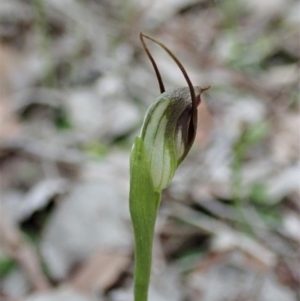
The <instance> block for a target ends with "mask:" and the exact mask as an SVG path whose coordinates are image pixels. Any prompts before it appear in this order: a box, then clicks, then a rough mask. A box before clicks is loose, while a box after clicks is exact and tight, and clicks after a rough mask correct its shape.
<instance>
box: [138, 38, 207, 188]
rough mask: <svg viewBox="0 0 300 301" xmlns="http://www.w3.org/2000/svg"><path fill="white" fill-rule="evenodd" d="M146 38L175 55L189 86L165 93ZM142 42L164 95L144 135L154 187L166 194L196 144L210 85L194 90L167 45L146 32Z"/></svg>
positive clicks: (150, 112)
mask: <svg viewBox="0 0 300 301" xmlns="http://www.w3.org/2000/svg"><path fill="white" fill-rule="evenodd" d="M144 38H146V39H149V40H151V41H152V42H154V43H156V44H158V45H159V46H160V47H162V48H163V49H164V50H165V51H166V52H167V53H168V54H169V55H170V56H171V58H172V59H173V60H174V61H175V63H176V64H177V66H178V67H179V69H180V70H181V72H182V74H183V76H184V78H185V80H186V82H187V84H188V87H185V88H178V89H175V90H171V91H165V88H164V83H163V81H162V78H161V75H160V72H159V70H158V67H157V65H156V63H155V60H154V59H153V57H152V55H151V53H150V51H149V50H148V48H147V45H146V43H145V41H144ZM140 40H141V42H142V45H143V47H144V50H145V52H146V54H147V55H148V57H149V59H150V61H151V63H152V66H153V68H154V71H155V74H156V77H157V80H158V83H159V88H160V92H161V94H160V96H159V97H158V98H157V99H156V101H155V102H154V104H153V105H152V106H150V108H149V110H148V112H147V114H146V117H145V119H144V123H143V127H142V131H141V135H140V136H141V140H142V141H143V143H144V146H145V151H146V156H147V158H146V161H147V162H148V168H149V171H150V176H151V178H152V182H153V187H154V189H155V191H162V190H163V189H164V188H166V187H167V186H168V184H169V183H170V181H171V180H172V178H173V176H174V173H175V171H176V169H177V167H178V166H179V164H180V163H181V162H182V161H183V159H184V158H185V157H186V155H187V153H188V152H189V150H190V148H191V147H192V145H193V142H194V140H195V136H196V129H197V107H198V105H199V104H200V102H201V98H200V96H201V93H202V92H203V91H205V90H207V89H209V87H210V86H207V87H203V88H202V87H198V86H196V87H193V85H192V83H191V81H190V79H189V77H188V75H187V73H186V71H185V69H184V67H183V66H182V64H181V63H180V61H179V60H178V59H177V58H176V56H175V55H174V54H173V53H172V52H171V51H170V50H169V49H168V48H167V47H166V46H165V45H164V44H163V43H161V42H159V41H157V40H155V39H153V38H151V37H149V36H147V35H145V34H142V33H141V34H140Z"/></svg>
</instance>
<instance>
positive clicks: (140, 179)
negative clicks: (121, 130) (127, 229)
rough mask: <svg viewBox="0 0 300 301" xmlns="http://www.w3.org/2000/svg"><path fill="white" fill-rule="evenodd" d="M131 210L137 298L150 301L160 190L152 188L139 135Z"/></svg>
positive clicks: (133, 156)
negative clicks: (149, 291)
mask: <svg viewBox="0 0 300 301" xmlns="http://www.w3.org/2000/svg"><path fill="white" fill-rule="evenodd" d="M130 175H131V176H130V183H131V184H130V196H129V198H130V214H131V219H132V224H133V230H134V237H135V268H134V300H135V301H147V300H148V297H147V296H148V287H149V282H150V274H151V261H152V242H153V235H154V226H155V220H156V217H157V210H158V207H159V204H160V200H161V193H159V192H156V191H155V190H154V188H153V183H152V178H151V176H150V172H149V160H148V156H147V153H146V149H145V146H144V142H143V140H142V139H141V138H140V137H136V138H135V142H134V146H133V150H132V153H131V158H130Z"/></svg>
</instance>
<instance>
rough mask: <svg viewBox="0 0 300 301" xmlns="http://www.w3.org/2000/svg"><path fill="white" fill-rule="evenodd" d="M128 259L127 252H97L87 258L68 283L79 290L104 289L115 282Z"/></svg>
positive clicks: (92, 290)
mask: <svg viewBox="0 0 300 301" xmlns="http://www.w3.org/2000/svg"><path fill="white" fill-rule="evenodd" d="M130 261H131V259H130V256H129V255H128V254H127V253H121V252H98V253H97V254H95V255H94V256H93V257H91V258H90V259H88V260H87V262H86V263H85V264H84V265H83V266H82V268H81V269H80V270H79V271H78V272H77V273H76V275H75V276H74V277H73V278H72V279H71V283H70V284H71V285H72V286H73V287H74V288H75V289H76V290H79V291H81V292H96V293H98V292H103V291H106V290H107V289H108V288H110V287H111V286H112V285H114V284H115V283H116V282H117V280H118V279H119V277H120V275H121V274H122V273H123V272H124V271H125V269H126V268H127V266H128V265H129V263H130Z"/></svg>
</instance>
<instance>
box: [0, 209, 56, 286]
mask: <svg viewBox="0 0 300 301" xmlns="http://www.w3.org/2000/svg"><path fill="white" fill-rule="evenodd" d="M0 240H1V242H2V244H3V246H4V249H5V251H6V252H7V253H8V255H9V256H11V257H12V258H13V259H14V260H15V261H16V262H17V263H18V264H19V265H20V267H21V268H22V270H23V271H24V273H25V275H26V276H27V277H28V280H29V282H30V283H31V285H32V287H33V289H34V290H36V291H45V290H47V289H50V287H51V286H50V283H49V281H48V279H47V278H46V277H45V275H44V274H43V272H42V268H41V266H40V263H39V261H38V255H37V253H36V251H35V250H34V249H33V248H32V246H31V245H30V244H29V243H27V242H26V241H25V240H24V238H23V237H22V234H21V233H20V231H19V230H18V228H17V227H15V226H14V225H12V224H11V223H10V222H9V221H8V220H7V219H6V218H5V216H4V215H3V213H2V212H1V209H0Z"/></svg>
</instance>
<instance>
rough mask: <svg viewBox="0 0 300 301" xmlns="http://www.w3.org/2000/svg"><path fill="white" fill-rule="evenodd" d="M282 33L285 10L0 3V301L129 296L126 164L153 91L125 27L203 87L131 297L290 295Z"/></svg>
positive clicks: (291, 19)
mask: <svg viewBox="0 0 300 301" xmlns="http://www.w3.org/2000/svg"><path fill="white" fill-rule="evenodd" d="M299 26H300V3H299V1H295V0H263V1H259V0H243V1H242V0H215V1H212V0H211V1H209V0H173V1H171V0H156V1H150V0H143V1H142V0H139V1H138V0H127V1H109V0H102V1H101V0H98V1H97V0H86V1H80V0H31V1H30V0H0V300H1V301H132V284H133V279H132V276H133V275H132V273H133V237H132V228H131V222H130V217H129V211H128V189H129V164H128V163H129V162H128V161H129V154H130V149H131V145H132V142H133V138H134V137H135V136H136V135H137V134H138V132H139V129H140V127H141V124H142V121H143V117H144V115H145V112H146V110H147V107H148V106H149V105H150V104H151V103H152V102H153V101H154V100H155V98H156V97H157V96H158V95H159V89H158V84H157V80H156V77H155V74H154V72H153V69H152V66H151V64H150V62H149V61H148V58H147V56H146V54H145V53H144V52H143V49H142V46H141V44H140V41H139V33H140V32H141V31H142V32H144V33H146V34H149V35H151V36H153V37H155V38H156V39H158V40H160V41H162V42H163V43H164V44H165V45H167V46H168V47H169V48H170V49H171V50H172V51H173V52H174V54H175V55H176V56H177V57H178V58H179V60H180V61H181V62H182V64H183V65H184V66H185V68H186V70H187V72H188V74H189V76H190V78H191V80H192V82H193V83H194V85H207V84H210V85H212V88H211V89H210V90H209V91H207V92H205V93H204V95H203V102H202V104H201V105H200V107H199V109H198V112H199V128H198V133H197V137H196V141H195V144H194V146H193V148H192V150H191V152H190V153H189V155H188V156H187V158H186V160H185V161H184V162H183V163H182V165H181V167H180V168H179V169H178V171H177V173H176V175H175V178H174V180H173V181H172V183H171V185H170V187H169V188H168V189H166V190H165V191H164V194H163V201H162V205H161V208H160V211H159V216H158V220H157V227H156V236H155V244H154V250H153V252H154V254H153V257H154V258H153V272H152V281H151V287H150V299H149V301H171V300H172V301H294V300H295V301H296V300H300V297H299V287H300V187H299V184H300V183H299V179H300V165H299V150H300V136H299V129H300V111H299V86H298V85H299V56H300V33H299ZM148 46H149V48H150V50H151V52H152V54H153V56H154V58H155V59H156V62H157V65H158V66H159V68H160V70H161V73H162V76H163V79H164V82H165V86H166V87H167V88H168V89H172V88H176V87H180V86H186V83H185V81H184V78H183V76H182V74H181V73H180V71H179V69H178V67H177V66H176V65H175V64H174V62H173V61H172V60H171V59H170V58H169V57H168V56H167V55H166V54H165V53H164V51H163V50H162V49H160V48H159V47H158V46H157V45H154V44H151V42H149V43H148Z"/></svg>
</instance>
